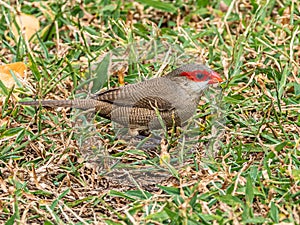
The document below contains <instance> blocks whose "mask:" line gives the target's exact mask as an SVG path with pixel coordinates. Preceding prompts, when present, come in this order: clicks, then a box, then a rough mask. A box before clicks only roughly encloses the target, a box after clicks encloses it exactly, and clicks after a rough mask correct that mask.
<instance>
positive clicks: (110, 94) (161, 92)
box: [93, 78, 174, 111]
mask: <svg viewBox="0 0 300 225" xmlns="http://www.w3.org/2000/svg"><path fill="white" fill-rule="evenodd" d="M167 82H168V81H167ZM167 84H168V85H166V82H162V78H160V80H157V79H151V80H147V81H144V82H142V83H138V84H131V85H127V86H124V87H119V88H113V89H109V90H107V91H103V92H100V93H99V94H98V95H96V96H94V97H93V98H94V99H95V100H98V101H103V102H107V103H110V104H113V105H115V106H122V107H134V108H145V109H150V110H154V108H157V109H158V110H159V111H172V110H174V106H173V105H172V103H171V101H172V100H173V101H174V99H173V98H171V99H168V97H166V96H167V93H170V92H171V91H172V90H174V89H173V88H174V87H172V83H171V81H169V83H167ZM169 98H170V97H169Z"/></svg>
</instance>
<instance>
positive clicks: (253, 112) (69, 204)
mask: <svg viewBox="0 0 300 225" xmlns="http://www.w3.org/2000/svg"><path fill="white" fill-rule="evenodd" d="M224 4H225V5H226V4H227V7H225V6H224ZM0 7H1V12H2V13H1V15H0V19H1V23H0V40H1V50H0V51H1V54H0V59H1V62H2V63H11V62H17V61H23V62H25V63H26V64H27V66H28V70H27V72H28V77H27V78H26V79H24V80H21V81H19V82H18V84H17V85H16V86H15V87H14V88H13V89H9V88H5V87H3V86H1V93H2V94H1V99H2V104H1V114H0V115H1V124H0V185H1V190H0V196H1V197H0V210H1V213H0V220H1V222H2V223H3V224H14V223H20V224H24V223H31V224H34V223H36V224H41V223H44V224H242V223H243V224H275V223H282V224H283V223H286V224H300V216H299V215H300V206H299V205H300V204H299V203H300V186H299V181H300V173H299V167H300V160H299V159H300V145H299V143H300V142H299V141H300V129H299V127H300V116H299V115H300V114H299V112H300V107H299V106H300V105H299V97H300V82H299V79H300V76H299V74H300V72H299V65H300V59H299V56H300V49H299V46H300V43H299V41H300V24H299V21H300V12H299V9H300V4H299V2H297V1H272V0H269V1H257V2H256V1H225V3H224V2H218V1H211V2H208V1H186V2H183V1H176V3H169V2H167V1H165V2H156V1H153V0H140V1H137V2H126V3H125V2H122V1H95V2H91V1H83V2H81V3H80V4H73V3H71V2H61V1H56V2H55V1H43V2H20V3H18V4H17V5H16V4H14V3H9V2H4V1H0ZM12 9H14V10H12ZM221 9H222V10H221ZM16 10H19V11H18V12H17V11H16ZM20 12H23V13H26V14H29V15H34V16H35V17H37V18H39V20H40V24H41V29H40V32H38V33H37V34H36V35H35V36H34V37H32V40H31V41H27V40H26V39H25V38H23V37H19V38H18V37H17V36H15V35H14V34H13V33H12V32H11V27H10V26H11V25H10V24H13V23H16V21H15V19H14V17H15V15H16V14H17V13H20ZM109 52H110V54H107V53H109ZM189 61H195V62H201V61H202V62H206V63H207V64H208V65H210V67H212V68H214V70H216V71H217V72H219V73H221V74H222V75H223V77H224V80H225V82H223V83H222V84H221V90H220V89H217V91H213V90H211V92H209V93H207V94H206V95H205V96H203V98H202V100H201V102H200V104H199V107H198V110H197V114H196V115H195V117H194V118H193V120H192V122H191V125H190V127H189V128H187V129H185V130H183V131H182V132H181V134H180V136H179V137H178V138H176V137H174V136H173V137H172V136H171V137H170V136H167V140H168V142H167V143H160V142H158V143H156V144H155V145H153V143H152V142H154V143H155V140H150V141H148V144H149V142H150V145H147V143H145V145H144V148H142V147H141V146H139V145H138V143H139V140H130V139H129V140H124V139H120V138H117V137H116V136H117V133H118V132H119V129H118V127H117V128H116V127H114V125H113V124H112V123H111V122H110V121H108V120H105V119H103V118H98V117H97V116H96V119H95V120H94V117H93V116H90V115H87V116H84V115H82V112H79V115H78V112H75V113H74V112H73V111H71V110H70V109H61V108H59V109H48V108H47V109H45V108H38V109H34V108H32V107H23V106H20V105H19V104H18V103H17V102H18V101H19V100H24V99H25V100H26V99H30V98H38V99H44V98H45V99H67V98H75V97H80V98H83V97H85V96H87V95H88V94H90V93H95V92H97V91H99V90H100V89H102V88H110V87H115V86H119V85H122V84H124V83H135V82H138V81H141V80H144V79H148V78H151V77H153V76H161V75H164V74H166V73H167V72H168V71H170V70H171V69H172V68H174V67H176V66H178V65H180V64H182V63H186V62H189ZM109 63H110V64H111V65H112V69H111V71H109V70H108V69H107V68H108V65H109ZM108 75H110V76H108ZM93 81H99V82H93ZM195 124H198V125H197V126H195ZM124 138H125V137H124ZM151 143H152V144H151ZM145 146H146V147H145ZM153 146H154V147H153ZM166 149H168V150H169V153H167V152H166V151H165V150H166ZM160 152H163V153H165V154H162V155H161V156H160ZM180 157H181V158H180ZM178 158H179V159H181V161H179V162H178V161H177V162H174V160H175V159H178ZM178 165H180V166H178Z"/></svg>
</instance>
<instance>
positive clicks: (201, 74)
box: [20, 64, 222, 134]
mask: <svg viewBox="0 0 300 225" xmlns="http://www.w3.org/2000/svg"><path fill="white" fill-rule="evenodd" d="M221 81H222V78H221V77H220V75H219V74H218V73H216V72H214V71H212V70H211V69H209V68H208V67H207V66H205V65H202V64H187V65H184V66H181V67H179V68H177V69H176V70H174V71H172V72H170V73H169V74H167V75H166V76H163V77H158V78H153V79H150V80H146V81H143V82H139V83H136V84H130V85H126V86H124V87H118V88H112V89H109V90H107V91H103V92H100V93H99V94H97V95H95V96H92V97H91V99H74V100H41V101H28V102H20V104H22V105H34V106H37V105H42V106H50V107H72V108H78V109H94V110H95V111H96V112H97V114H98V115H100V116H101V117H104V118H107V119H110V120H112V121H115V122H117V123H119V124H121V125H123V126H125V127H128V128H129V130H130V133H131V134H138V133H141V132H145V131H148V130H149V129H150V130H152V129H160V128H161V127H162V126H161V123H160V121H161V120H160V119H159V117H161V118H162V120H163V122H164V124H165V126H166V127H167V128H169V127H172V126H173V125H174V126H181V125H182V124H183V123H184V122H185V121H187V120H188V119H189V118H190V117H192V116H193V114H194V112H195V110H196V107H197V105H198V103H199V100H200V97H201V94H202V92H203V91H204V90H205V89H206V88H207V87H208V85H210V84H214V83H218V82H221ZM159 115H160V116H159ZM174 123H175V124H174Z"/></svg>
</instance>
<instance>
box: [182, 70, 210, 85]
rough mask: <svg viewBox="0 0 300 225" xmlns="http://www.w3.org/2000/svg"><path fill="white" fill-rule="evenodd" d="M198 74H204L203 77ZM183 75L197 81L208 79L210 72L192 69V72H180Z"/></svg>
mask: <svg viewBox="0 0 300 225" xmlns="http://www.w3.org/2000/svg"><path fill="white" fill-rule="evenodd" d="M198 74H202V77H201V76H199V77H201V79H199V78H198V76H197V75H198ZM180 75H181V76H185V77H187V78H188V79H190V80H193V81H196V82H202V81H206V80H208V78H209V77H210V73H209V72H208V71H206V70H195V71H190V72H182V73H180Z"/></svg>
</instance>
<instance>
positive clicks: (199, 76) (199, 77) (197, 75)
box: [196, 73, 204, 80]
mask: <svg viewBox="0 0 300 225" xmlns="http://www.w3.org/2000/svg"><path fill="white" fill-rule="evenodd" d="M196 77H197V79H199V80H202V79H203V77H204V75H203V74H202V73H197V74H196Z"/></svg>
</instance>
